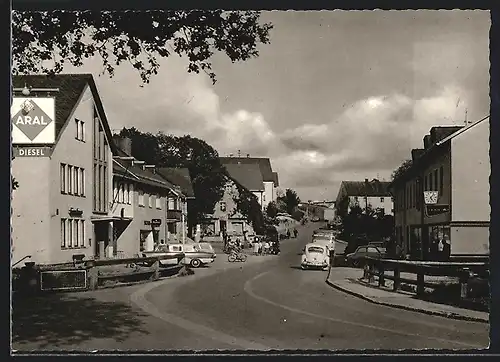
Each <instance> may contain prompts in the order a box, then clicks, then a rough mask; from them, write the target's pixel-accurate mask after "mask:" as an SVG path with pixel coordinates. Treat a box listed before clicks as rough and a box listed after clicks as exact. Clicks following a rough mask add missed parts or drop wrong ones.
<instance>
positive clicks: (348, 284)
mask: <svg viewBox="0 0 500 362" xmlns="http://www.w3.org/2000/svg"><path fill="white" fill-rule="evenodd" d="M362 274H363V271H362V270H361V269H354V268H332V271H331V273H330V276H329V278H328V280H326V283H327V284H328V285H330V286H331V287H333V288H335V289H338V290H340V291H343V292H345V293H348V294H351V295H354V296H356V297H359V298H361V299H364V300H366V301H368V302H371V303H375V304H380V305H385V306H388V307H393V308H399V309H405V310H410V311H415V312H420V313H425V314H430V315H438V316H443V317H448V318H453V319H460V320H467V321H475V322H483V323H489V314H488V313H485V312H479V311H474V310H469V309H464V308H457V307H453V306H449V305H445V304H437V303H432V302H427V301H425V300H421V299H417V298H416V296H415V295H414V294H412V293H407V292H403V291H400V292H392V291H389V290H385V289H381V288H378V287H375V286H372V285H370V284H368V283H367V282H364V281H362V280H360V278H361V276H362Z"/></svg>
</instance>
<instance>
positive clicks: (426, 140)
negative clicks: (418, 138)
mask: <svg viewBox="0 0 500 362" xmlns="http://www.w3.org/2000/svg"><path fill="white" fill-rule="evenodd" d="M430 146H431V135H426V136H425V137H424V149H428V148H429V147H430Z"/></svg>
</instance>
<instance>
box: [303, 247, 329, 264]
mask: <svg viewBox="0 0 500 362" xmlns="http://www.w3.org/2000/svg"><path fill="white" fill-rule="evenodd" d="M329 262H330V258H329V255H328V248H327V247H326V246H325V245H320V244H317V243H309V244H307V245H306V246H305V247H304V249H303V254H302V261H301V263H300V266H301V268H302V269H303V270H304V269H310V268H316V269H323V270H326V269H328V266H329Z"/></svg>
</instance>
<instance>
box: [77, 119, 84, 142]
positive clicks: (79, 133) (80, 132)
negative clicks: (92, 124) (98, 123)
mask: <svg viewBox="0 0 500 362" xmlns="http://www.w3.org/2000/svg"><path fill="white" fill-rule="evenodd" d="M75 121H76V139H77V140H78V141H82V142H85V122H83V121H80V120H79V119H75Z"/></svg>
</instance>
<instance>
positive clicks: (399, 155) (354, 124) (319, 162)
mask: <svg viewBox="0 0 500 362" xmlns="http://www.w3.org/2000/svg"><path fill="white" fill-rule="evenodd" d="M467 96H468V95H467V93H466V92H464V91H463V90H461V89H460V88H458V87H455V86H448V87H444V88H442V89H441V91H440V92H439V93H438V94H436V95H435V96H431V97H424V98H420V99H413V98H410V97H408V96H404V95H401V94H392V95H380V96H372V97H368V98H366V99H363V100H359V101H357V102H355V103H353V104H352V105H350V106H349V107H347V109H346V110H345V111H344V112H343V113H342V114H340V115H339V116H338V117H335V118H334V119H332V120H331V121H330V122H328V123H324V124H306V125H303V126H300V127H297V128H296V129H292V130H288V131H287V132H285V133H284V134H283V135H282V137H281V139H282V143H283V146H284V147H286V148H287V149H288V153H287V154H284V156H283V157H281V158H279V159H278V162H279V164H280V167H282V168H283V170H284V171H283V172H282V174H280V176H281V179H282V180H283V183H284V184H287V185H291V187H297V188H299V189H306V188H311V187H317V188H318V189H320V188H324V187H329V188H330V189H331V188H333V187H334V190H335V189H337V188H338V185H339V184H340V182H341V181H342V180H349V179H352V180H359V179H361V180H362V179H364V178H370V179H371V178H374V177H379V178H386V179H388V178H389V177H390V174H391V172H392V170H394V169H395V168H396V167H397V166H398V165H399V164H400V163H401V162H402V161H403V160H405V159H407V158H409V157H411V156H410V150H411V149H412V148H421V147H422V138H423V137H424V136H425V134H427V132H429V129H430V128H431V127H433V126H436V125H461V124H463V121H461V120H459V119H458V118H457V117H458V116H460V117H462V114H463V112H464V109H463V105H462V103H458V105H457V100H458V99H462V100H464V101H465V100H466V99H467ZM332 197H335V195H334V194H330V196H329V198H332Z"/></svg>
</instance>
